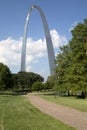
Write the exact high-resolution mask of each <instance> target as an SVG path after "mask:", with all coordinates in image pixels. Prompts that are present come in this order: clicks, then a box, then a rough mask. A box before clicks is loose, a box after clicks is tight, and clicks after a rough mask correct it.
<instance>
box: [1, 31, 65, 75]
mask: <svg viewBox="0 0 87 130" xmlns="http://www.w3.org/2000/svg"><path fill="white" fill-rule="evenodd" d="M50 34H51V37H52V41H53V46H54V49H56V48H59V46H62V45H64V44H67V39H66V37H65V36H60V35H59V33H58V32H57V31H56V30H51V31H50ZM21 48H22V38H19V39H18V40H14V39H13V38H12V37H8V38H7V39H5V40H2V41H0V62H2V63H4V64H6V65H8V66H9V68H10V69H11V71H13V70H12V69H13V68H14V71H15V70H16V71H20V63H21ZM46 51H47V49H46V41H45V38H44V39H39V40H37V41H34V40H33V39H32V38H28V39H27V50H26V52H27V54H26V70H27V71H31V70H32V64H36V63H37V62H38V60H39V59H40V58H42V57H45V56H46V55H47V52H46ZM39 70H40V68H39ZM44 71H45V70H44ZM39 72H40V71H39ZM39 72H38V73H39Z"/></svg>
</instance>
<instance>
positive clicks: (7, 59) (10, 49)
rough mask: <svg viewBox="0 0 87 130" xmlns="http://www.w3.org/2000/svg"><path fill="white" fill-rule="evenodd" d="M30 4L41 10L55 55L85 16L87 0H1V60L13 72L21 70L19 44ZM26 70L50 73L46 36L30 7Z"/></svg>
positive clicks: (44, 73)
mask: <svg viewBox="0 0 87 130" xmlns="http://www.w3.org/2000/svg"><path fill="white" fill-rule="evenodd" d="M32 5H38V6H40V8H41V9H42V10H43V12H44V14H45V16H46V19H47V23H48V26H49V30H50V33H51V36H52V40H53V45H54V50H55V55H56V54H57V53H58V52H59V46H62V45H65V44H68V42H69V40H70V39H71V32H70V31H71V29H73V27H74V26H76V25H77V24H78V23H80V22H81V23H82V22H83V20H84V19H85V18H87V0H66V1H64V0H51V1H47V0H22V1H18V0H15V1H12V0H1V1H0V62H2V63H4V64H6V65H8V67H9V68H10V70H11V71H12V72H14V73H17V72H19V71H20V63H21V45H22V37H23V33H24V24H25V18H26V15H27V13H28V10H29V9H30V7H31V6H32ZM27 37H28V39H27V42H28V43H27V57H26V61H27V62H26V70H27V71H30V72H34V73H39V74H41V75H42V76H43V77H45V78H47V76H49V64H48V57H47V49H46V43H45V36H44V30H43V25H42V21H41V18H40V15H39V13H38V11H37V10H36V9H34V10H33V11H32V14H31V16H30V21H29V26H28V36H27Z"/></svg>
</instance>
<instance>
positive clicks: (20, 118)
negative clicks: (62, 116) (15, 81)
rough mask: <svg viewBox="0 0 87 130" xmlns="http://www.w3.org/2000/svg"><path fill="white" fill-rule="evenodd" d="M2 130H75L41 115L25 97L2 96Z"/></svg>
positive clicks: (0, 108)
mask: <svg viewBox="0 0 87 130" xmlns="http://www.w3.org/2000/svg"><path fill="white" fill-rule="evenodd" d="M0 130H75V129H74V128H72V127H69V126H68V125H65V124H63V123H61V122H60V121H58V120H56V119H54V118H52V117H50V116H48V115H46V114H43V113H41V112H40V111H39V110H37V109H36V108H35V107H34V106H32V105H31V104H30V102H29V99H28V98H27V97H25V96H11V95H0Z"/></svg>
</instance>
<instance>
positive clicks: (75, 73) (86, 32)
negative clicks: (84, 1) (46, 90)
mask: <svg viewBox="0 0 87 130" xmlns="http://www.w3.org/2000/svg"><path fill="white" fill-rule="evenodd" d="M71 33H72V39H71V40H70V41H69V43H68V44H67V45H65V46H63V47H60V51H59V53H58V54H57V56H56V61H55V63H56V68H55V75H54V76H53V79H54V81H55V87H56V91H58V92H59V93H60V94H61V95H63V94H65V93H66V94H68V95H73V94H78V95H79V94H81V93H82V95H83V96H84V97H85V96H86V93H87V19H85V20H84V23H79V24H78V25H77V26H76V27H75V28H74V29H73V30H72V31H71Z"/></svg>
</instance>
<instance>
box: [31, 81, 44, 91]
mask: <svg viewBox="0 0 87 130" xmlns="http://www.w3.org/2000/svg"><path fill="white" fill-rule="evenodd" d="M43 89H44V86H43V84H42V83H41V82H39V81H37V82H35V83H33V85H32V91H41V90H43Z"/></svg>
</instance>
